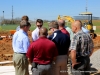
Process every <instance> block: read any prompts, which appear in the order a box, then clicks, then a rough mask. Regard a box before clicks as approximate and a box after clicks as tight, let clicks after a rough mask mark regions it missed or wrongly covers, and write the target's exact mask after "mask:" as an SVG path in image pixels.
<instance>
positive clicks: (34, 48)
mask: <svg viewBox="0 0 100 75" xmlns="http://www.w3.org/2000/svg"><path fill="white" fill-rule="evenodd" d="M47 32H48V30H47V28H44V27H42V28H41V29H40V30H39V39H38V40H36V41H35V42H32V43H31V45H30V46H29V49H28V52H27V57H28V58H29V61H30V62H31V63H32V75H33V74H34V75H47V74H48V73H49V69H50V67H51V63H52V62H53V61H54V59H55V57H56V56H57V55H58V51H57V48H56V45H55V43H54V42H52V41H50V40H49V39H47V35H48V34H47Z"/></svg>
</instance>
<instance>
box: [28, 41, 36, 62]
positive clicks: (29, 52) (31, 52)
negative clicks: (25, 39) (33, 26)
mask: <svg viewBox="0 0 100 75" xmlns="http://www.w3.org/2000/svg"><path fill="white" fill-rule="evenodd" d="M33 54H34V53H33V47H32V43H31V45H30V46H29V48H28V51H27V54H26V56H27V58H28V60H29V63H32V62H33V58H34V55H33Z"/></svg>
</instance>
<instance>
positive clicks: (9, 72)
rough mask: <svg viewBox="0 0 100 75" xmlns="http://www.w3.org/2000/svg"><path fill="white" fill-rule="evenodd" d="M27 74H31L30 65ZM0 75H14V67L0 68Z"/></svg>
mask: <svg viewBox="0 0 100 75" xmlns="http://www.w3.org/2000/svg"><path fill="white" fill-rule="evenodd" d="M29 73H30V75H32V73H31V65H29ZM0 75H15V69H14V66H0Z"/></svg>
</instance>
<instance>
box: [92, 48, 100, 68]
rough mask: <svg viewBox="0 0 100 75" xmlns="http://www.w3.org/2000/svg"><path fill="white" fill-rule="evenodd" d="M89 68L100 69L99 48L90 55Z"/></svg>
mask: <svg viewBox="0 0 100 75" xmlns="http://www.w3.org/2000/svg"><path fill="white" fill-rule="evenodd" d="M90 63H91V68H95V69H97V70H100V49H99V50H97V51H95V52H94V53H93V54H92V56H91V57H90Z"/></svg>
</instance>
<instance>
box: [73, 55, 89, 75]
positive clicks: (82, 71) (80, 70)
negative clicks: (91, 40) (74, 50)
mask: <svg viewBox="0 0 100 75" xmlns="http://www.w3.org/2000/svg"><path fill="white" fill-rule="evenodd" d="M77 62H80V63H79V64H77V65H75V66H74V68H72V73H73V75H90V58H89V56H86V57H83V56H82V57H78V58H77Z"/></svg>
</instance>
